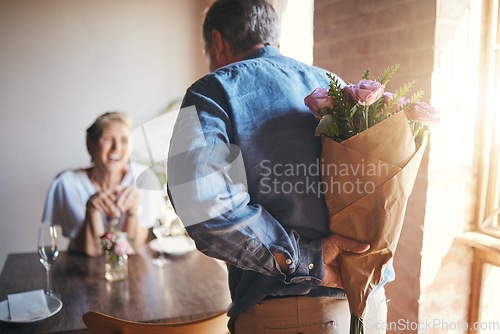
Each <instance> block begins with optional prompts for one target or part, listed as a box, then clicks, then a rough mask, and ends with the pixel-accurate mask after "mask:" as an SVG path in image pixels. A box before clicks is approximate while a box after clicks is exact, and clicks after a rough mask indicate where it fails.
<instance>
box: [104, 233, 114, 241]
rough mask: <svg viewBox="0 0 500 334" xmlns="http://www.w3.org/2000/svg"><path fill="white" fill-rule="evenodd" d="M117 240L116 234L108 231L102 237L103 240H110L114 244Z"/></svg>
mask: <svg viewBox="0 0 500 334" xmlns="http://www.w3.org/2000/svg"><path fill="white" fill-rule="evenodd" d="M114 238H115V234H114V233H113V232H111V231H106V232H104V234H103V235H102V236H101V239H103V240H109V241H111V242H113V239H114Z"/></svg>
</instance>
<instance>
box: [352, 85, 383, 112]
mask: <svg viewBox="0 0 500 334" xmlns="http://www.w3.org/2000/svg"><path fill="white" fill-rule="evenodd" d="M344 92H345V93H346V94H347V95H350V96H352V97H353V98H354V99H355V100H356V101H358V103H359V104H361V105H365V106H369V105H371V104H372V103H373V102H375V101H377V100H378V99H380V97H381V96H382V94H383V93H384V86H382V84H381V83H380V82H378V81H372V80H366V79H361V80H360V81H358V82H357V83H355V84H353V85H347V86H344Z"/></svg>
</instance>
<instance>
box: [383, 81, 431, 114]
mask: <svg viewBox="0 0 500 334" xmlns="http://www.w3.org/2000/svg"><path fill="white" fill-rule="evenodd" d="M416 82H417V80H413V81H410V82H408V83H406V84H404V85H403V87H400V88H399V89H398V90H397V91H396V93H394V95H393V97H392V100H391V101H390V102H389V104H388V105H387V106H386V107H385V109H384V111H387V110H391V108H392V107H393V106H394V104H395V103H396V101H397V100H399V99H400V98H402V97H403V96H405V95H406V94H407V93H408V92H409V91H410V90H411V89H412V88H413V86H415V83H416ZM422 94H423V93H422ZM405 106H406V104H405Z"/></svg>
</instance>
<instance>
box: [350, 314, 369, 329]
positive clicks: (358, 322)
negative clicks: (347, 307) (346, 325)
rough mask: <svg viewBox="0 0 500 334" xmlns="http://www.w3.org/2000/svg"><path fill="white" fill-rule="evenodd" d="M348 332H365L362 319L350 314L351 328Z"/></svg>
mask: <svg viewBox="0 0 500 334" xmlns="http://www.w3.org/2000/svg"><path fill="white" fill-rule="evenodd" d="M349 333H350V334H365V325H364V324H363V320H362V319H361V318H359V317H358V316H357V315H355V314H351V329H350V330H349Z"/></svg>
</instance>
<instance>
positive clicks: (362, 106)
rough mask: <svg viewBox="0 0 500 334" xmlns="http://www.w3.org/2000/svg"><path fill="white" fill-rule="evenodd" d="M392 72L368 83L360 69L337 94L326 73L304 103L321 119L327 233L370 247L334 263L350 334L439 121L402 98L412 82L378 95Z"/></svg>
mask: <svg viewBox="0 0 500 334" xmlns="http://www.w3.org/2000/svg"><path fill="white" fill-rule="evenodd" d="M398 67H399V66H398V65H394V66H391V67H389V68H388V69H387V70H386V71H385V72H384V73H383V74H382V75H380V76H379V77H378V78H377V79H376V80H375V81H373V80H370V77H369V76H370V73H369V71H368V70H367V71H366V72H365V73H364V75H363V76H362V79H361V80H360V81H359V82H357V83H355V84H349V85H346V86H344V87H342V86H341V84H340V83H339V81H338V79H337V78H335V77H334V76H333V75H331V74H327V75H328V77H329V78H330V87H329V88H317V89H315V90H314V91H313V92H312V93H311V94H310V95H309V96H307V97H306V98H305V99H304V102H305V104H306V105H307V106H308V107H309V109H310V110H311V111H312V112H313V113H314V115H315V116H316V117H317V118H318V119H320V121H319V124H318V126H317V128H316V135H317V136H320V135H321V136H322V139H323V148H322V153H321V164H322V166H321V170H322V171H323V173H322V184H323V187H324V188H323V191H324V193H325V200H326V204H327V207H328V212H329V217H330V231H331V232H332V233H336V234H340V235H342V236H345V237H348V238H351V239H354V240H358V241H361V242H365V243H369V244H370V249H369V250H368V251H366V252H365V253H362V254H353V253H341V254H340V255H339V256H338V262H339V267H340V273H341V278H342V283H343V285H344V289H345V292H346V295H347V299H348V301H349V308H350V311H351V334H360V333H364V326H363V319H364V317H365V316H366V312H367V300H368V297H369V295H370V293H371V292H372V291H373V290H374V289H375V288H376V287H377V285H378V284H379V283H380V282H381V281H382V279H383V272H384V270H385V267H386V266H387V264H388V262H389V260H390V259H391V258H392V257H393V255H394V251H395V249H396V245H397V242H398V240H399V235H400V232H401V227H402V224H403V219H404V214H405V211H406V204H407V202H408V197H409V196H410V194H411V192H412V189H413V184H414V182H415V177H416V174H417V172H418V168H419V166H420V162H421V159H422V156H423V153H424V150H425V147H426V144H427V138H428V126H429V125H431V124H433V123H435V122H437V121H438V120H439V112H438V111H436V110H435V109H434V108H433V107H431V106H429V105H428V104H426V103H423V102H419V101H418V100H419V99H420V98H421V97H422V95H423V93H422V92H421V91H418V92H416V93H414V94H413V95H412V97H411V98H409V99H407V98H406V97H405V95H406V94H407V93H408V92H409V91H410V90H411V88H412V87H413V85H414V82H410V83H408V84H405V85H403V87H401V88H399V89H398V90H397V91H396V92H395V93H394V94H393V93H390V92H385V91H384V90H385V85H386V84H387V83H388V82H389V80H390V78H391V76H392V75H393V74H394V73H395V72H396V71H397V69H398ZM339 166H342V168H341V171H340V172H339V169H338V167H339Z"/></svg>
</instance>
